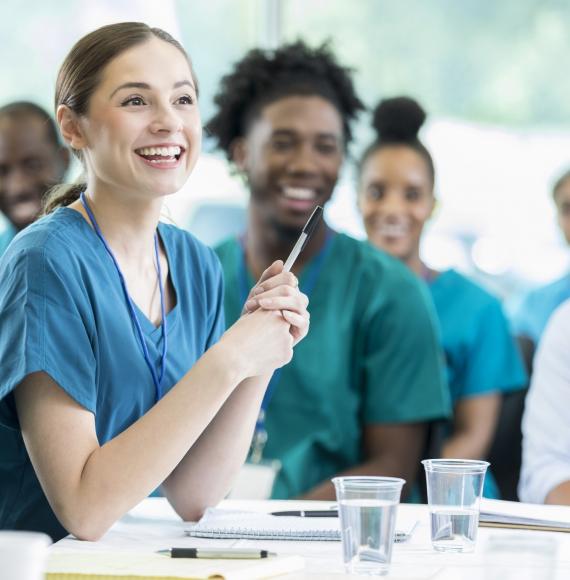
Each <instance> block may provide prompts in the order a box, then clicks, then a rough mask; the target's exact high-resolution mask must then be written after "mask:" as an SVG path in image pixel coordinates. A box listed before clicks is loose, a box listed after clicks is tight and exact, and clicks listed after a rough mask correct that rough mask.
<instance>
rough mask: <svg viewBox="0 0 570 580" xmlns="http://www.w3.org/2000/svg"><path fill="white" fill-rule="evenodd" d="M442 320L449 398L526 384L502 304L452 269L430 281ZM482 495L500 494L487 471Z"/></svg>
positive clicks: (438, 314) (454, 398)
mask: <svg viewBox="0 0 570 580" xmlns="http://www.w3.org/2000/svg"><path fill="white" fill-rule="evenodd" d="M429 289H430V291H431V295H432V298H433V302H434V305H435V310H436V313H437V316H438V319H439V323H440V330H441V339H442V346H443V350H444V353H445V359H446V367H447V378H448V384H449V389H450V393H451V399H452V401H453V402H454V403H455V402H457V401H459V400H461V399H464V398H466V397H473V396H478V395H483V394H488V393H496V392H501V393H502V392H507V391H512V390H516V389H520V388H523V387H525V386H526V384H527V376H526V372H525V370H524V366H523V362H522V358H521V356H520V353H519V350H518V348H517V345H516V343H515V341H514V340H513V338H512V335H511V332H510V329H509V325H508V322H507V319H506V317H505V315H504V313H503V309H502V307H501V303H500V302H499V300H497V299H496V298H495V297H494V296H492V295H491V294H489V293H488V292H487V291H486V290H484V289H483V288H481V287H480V286H478V285H477V284H475V283H474V282H472V281H471V280H469V279H468V278H466V277H465V276H462V275H461V274H459V273H458V272H456V271H455V270H447V271H445V272H442V273H441V274H439V276H437V278H435V279H434V280H433V281H431V282H430V284H429ZM484 495H485V496H486V497H499V492H498V489H497V487H496V484H495V482H494V480H493V477H492V475H491V474H488V476H487V477H486V478H485V490H484Z"/></svg>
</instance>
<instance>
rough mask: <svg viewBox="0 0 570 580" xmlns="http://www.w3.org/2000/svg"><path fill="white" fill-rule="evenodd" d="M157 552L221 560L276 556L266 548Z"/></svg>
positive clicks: (196, 549)
mask: <svg viewBox="0 0 570 580" xmlns="http://www.w3.org/2000/svg"><path fill="white" fill-rule="evenodd" d="M158 554H164V555H166V556H170V557H171V558H208V559H213V560H216V559H221V560H255V559H258V558H269V556H277V554H275V553H274V552H268V551H267V550H253V549H247V548H243V549H233V548H170V549H169V550H158Z"/></svg>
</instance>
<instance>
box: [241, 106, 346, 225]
mask: <svg viewBox="0 0 570 580" xmlns="http://www.w3.org/2000/svg"><path fill="white" fill-rule="evenodd" d="M241 145H242V148H241V157H240V159H236V162H237V164H238V166H239V167H240V169H242V170H244V171H245V173H246V175H247V178H248V182H249V186H250V190H251V203H252V204H253V205H254V206H255V208H256V210H257V212H258V213H259V215H260V216H262V217H263V219H264V221H267V222H268V223H272V224H273V225H275V226H277V227H279V228H285V229H287V230H294V231H296V230H299V229H301V228H302V227H303V225H304V224H305V222H306V221H307V218H308V217H309V216H310V215H311V213H312V212H313V210H314V209H315V207H316V206H317V205H324V204H325V203H326V202H327V201H328V200H329V199H330V197H331V195H332V192H333V189H334V186H335V184H336V182H337V179H338V174H339V170H340V167H341V164H342V160H343V154H344V135H343V127H342V119H341V116H340V114H339V112H338V111H337V109H336V108H335V107H334V106H333V105H332V104H331V103H329V101H327V100H325V99H323V98H321V97H318V96H290V97H284V98H281V99H279V100H277V101H274V102H272V103H270V104H268V105H266V106H265V107H264V108H263V110H262V111H261V113H260V115H259V117H258V118H257V119H256V120H255V121H254V122H253V123H252V126H251V128H250V130H249V132H248V134H247V136H246V137H245V139H244V140H243V141H242V142H241Z"/></svg>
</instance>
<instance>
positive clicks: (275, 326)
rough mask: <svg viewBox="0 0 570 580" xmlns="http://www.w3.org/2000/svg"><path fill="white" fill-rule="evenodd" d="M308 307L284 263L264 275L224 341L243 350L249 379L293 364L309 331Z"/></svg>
mask: <svg viewBox="0 0 570 580" xmlns="http://www.w3.org/2000/svg"><path fill="white" fill-rule="evenodd" d="M308 304H309V299H308V298H307V296H306V295H305V294H303V293H302V292H301V291H300V290H299V283H298V280H297V278H296V277H295V275H294V274H292V273H291V272H284V271H283V262H282V261H281V260H277V261H275V262H273V264H271V266H269V268H267V269H266V270H265V271H264V272H263V274H262V275H261V277H260V279H259V280H258V282H257V284H256V285H255V286H254V287H253V288H252V289H251V291H250V293H249V295H248V297H247V300H246V302H245V305H244V308H243V311H242V316H241V318H240V319H239V320H238V321H237V322H236V323H235V324H234V325H233V326H232V327H231V328H230V329H229V330H228V331H227V332H226V334H225V335H224V337H223V338H222V341H226V342H227V341H231V343H232V344H234V345H236V346H237V348H239V352H240V355H241V356H240V357H239V358H240V359H241V361H242V362H243V363H244V364H245V369H244V373H245V376H257V375H263V374H267V373H272V372H273V371H274V370H275V369H276V368H279V367H281V366H283V365H285V364H287V363H288V362H290V360H291V358H292V357H293V347H294V346H295V345H296V344H298V343H299V342H300V341H301V340H302V339H303V338H305V336H306V335H307V333H308V331H309V320H310V315H309V312H308V310H307V306H308ZM234 341H235V342H234Z"/></svg>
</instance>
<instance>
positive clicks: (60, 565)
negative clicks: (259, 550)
mask: <svg viewBox="0 0 570 580" xmlns="http://www.w3.org/2000/svg"><path fill="white" fill-rule="evenodd" d="M304 566H305V563H304V560H303V558H301V557H300V556H277V557H271V558H263V559H259V560H206V559H204V560H200V559H194V558H170V557H169V556H165V555H163V554H156V553H148V552H147V553H134V552H78V551H76V552H55V553H53V554H51V556H50V557H49V560H48V567H47V580H60V579H61V580H76V579H77V580H82V579H84V578H85V579H87V578H89V580H94V578H97V579H99V578H101V579H102V580H111V579H113V580H115V579H117V580H118V579H126V578H128V579H129V580H135V579H137V580H138V579H142V578H154V579H155V580H157V579H168V580H171V579H172V580H175V579H178V578H180V579H185V580H207V579H209V578H216V580H254V579H257V578H270V577H272V576H277V575H279V574H285V573H288V572H294V571H296V570H302V569H303V568H304Z"/></svg>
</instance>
